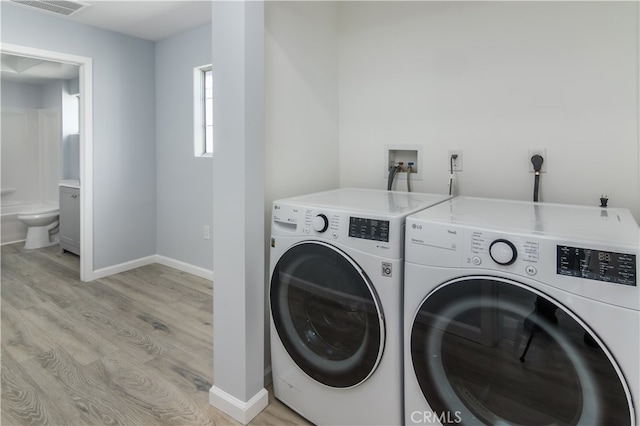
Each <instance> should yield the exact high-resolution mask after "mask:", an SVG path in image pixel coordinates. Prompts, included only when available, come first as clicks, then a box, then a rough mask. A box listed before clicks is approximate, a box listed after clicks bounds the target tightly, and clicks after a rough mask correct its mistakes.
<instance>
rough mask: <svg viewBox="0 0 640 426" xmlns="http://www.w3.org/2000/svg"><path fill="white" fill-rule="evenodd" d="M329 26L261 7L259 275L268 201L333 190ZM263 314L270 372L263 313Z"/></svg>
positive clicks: (298, 11)
mask: <svg viewBox="0 0 640 426" xmlns="http://www.w3.org/2000/svg"><path fill="white" fill-rule="evenodd" d="M337 24H338V15H337V7H336V4H335V3H333V2H308V3H307V2H276V1H271V2H266V4H265V27H266V34H265V115H266V117H265V171H266V173H265V238H264V241H265V253H266V254H265V258H266V261H265V268H266V269H268V267H269V250H268V241H269V239H270V234H271V206H272V204H273V201H274V200H276V199H280V198H285V197H291V196H294V195H300V194H305V193H311V192H316V191H322V190H327V189H332V188H337V187H338V186H339V184H340V181H339V172H340V170H339V161H338V155H339V149H338V68H337V63H338V62H337V61H338V39H337V35H338V32H337V29H338V28H337ZM265 275H266V277H267V279H266V280H265V281H266V288H268V285H269V278H268V276H269V275H268V270H267V271H265ZM266 303H267V305H268V303H269V302H268V298H267V300H266ZM265 314H266V316H265V325H266V331H265V335H266V336H267V339H265V343H266V349H265V355H266V360H265V365H270V363H271V362H270V358H269V337H268V336H269V310H268V307H267V309H266V310H265Z"/></svg>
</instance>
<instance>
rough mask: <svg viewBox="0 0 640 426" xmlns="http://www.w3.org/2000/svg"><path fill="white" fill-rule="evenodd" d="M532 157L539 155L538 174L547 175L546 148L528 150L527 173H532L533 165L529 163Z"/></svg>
mask: <svg viewBox="0 0 640 426" xmlns="http://www.w3.org/2000/svg"><path fill="white" fill-rule="evenodd" d="M534 155H540V156H541V157H542V168H541V169H540V173H547V162H548V161H547V149H546V148H529V152H528V156H527V163H528V164H529V173H534V172H535V170H533V163H532V162H531V157H533V156H534Z"/></svg>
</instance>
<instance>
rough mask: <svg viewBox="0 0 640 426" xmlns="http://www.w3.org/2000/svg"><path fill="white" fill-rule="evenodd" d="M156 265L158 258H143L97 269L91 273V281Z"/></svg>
mask: <svg viewBox="0 0 640 426" xmlns="http://www.w3.org/2000/svg"><path fill="white" fill-rule="evenodd" d="M152 263H156V256H155V255H153V256H147V257H141V258H140V259H135V260H130V261H129V262H124V263H119V264H117V265H113V266H107V267H106V268H102V269H96V270H95V271H93V272H92V273H91V277H90V279H91V280H97V279H100V278H104V277H108V276H109V275H113V274H119V273H120V272H126V271H129V270H131V269H135V268H140V267H141V266H147V265H151V264H152Z"/></svg>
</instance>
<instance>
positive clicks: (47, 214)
mask: <svg viewBox="0 0 640 426" xmlns="http://www.w3.org/2000/svg"><path fill="white" fill-rule="evenodd" d="M59 214H60V209H59V207H58V206H57V205H54V204H45V205H42V206H38V207H35V208H32V209H29V210H27V211H24V212H22V213H20V214H19V215H18V220H19V221H20V222H22V223H24V224H25V225H27V239H26V241H25V243H24V248H26V249H37V248H43V247H49V246H52V245H54V244H58V232H57V231H58V217H59ZM52 231H53V232H52Z"/></svg>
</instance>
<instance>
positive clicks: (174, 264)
mask: <svg viewBox="0 0 640 426" xmlns="http://www.w3.org/2000/svg"><path fill="white" fill-rule="evenodd" d="M152 263H159V264H161V265H165V266H169V267H170V268H174V269H177V270H179V271H182V272H186V273H189V274H192V275H195V276H198V277H201V278H204V279H207V280H209V281H213V271H210V270H208V269H205V268H201V267H199V266H195V265H191V264H189V263H186V262H182V261H180V260H176V259H172V258H170V257H166V256H160V255H157V254H154V255H152V256H147V257H141V258H140V259H135V260H131V261H129V262H124V263H119V264H118V265H113V266H107V267H106V268H102V269H97V270H95V271H93V272H92V273H91V274H90V277H89V279H88V280H87V281H91V280H97V279H100V278H104V277H108V276H109V275H113V274H119V273H120V272H126V271H129V270H131V269H135V268H139V267H141V266H146V265H151V264H152Z"/></svg>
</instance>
